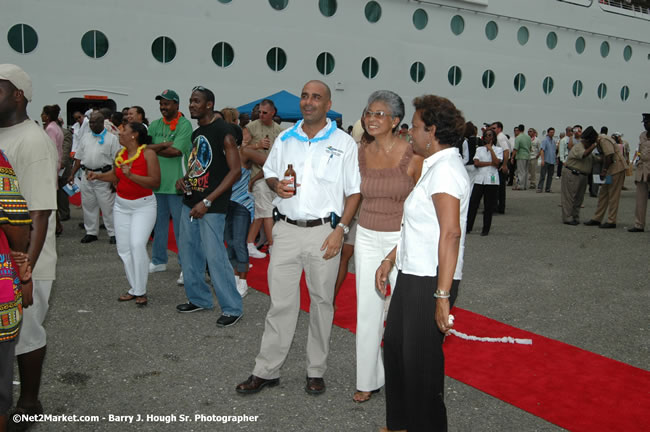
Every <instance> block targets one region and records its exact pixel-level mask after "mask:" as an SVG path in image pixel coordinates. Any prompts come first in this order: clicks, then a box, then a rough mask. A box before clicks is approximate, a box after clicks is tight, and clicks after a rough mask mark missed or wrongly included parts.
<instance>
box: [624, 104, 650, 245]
mask: <svg viewBox="0 0 650 432" xmlns="http://www.w3.org/2000/svg"><path fill="white" fill-rule="evenodd" d="M642 116H643V127H644V128H645V132H642V133H641V136H639V148H638V149H637V151H638V155H639V156H638V158H639V161H638V162H637V166H636V175H635V177H634V183H635V184H636V211H635V221H634V226H633V227H632V228H630V229H628V231H629V232H643V230H644V228H645V215H646V210H647V209H648V182H650V113H644V114H642Z"/></svg>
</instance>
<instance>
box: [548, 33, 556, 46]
mask: <svg viewBox="0 0 650 432" xmlns="http://www.w3.org/2000/svg"><path fill="white" fill-rule="evenodd" d="M546 46H547V47H548V49H555V47H556V46H557V34H556V33H555V32H548V34H547V35H546Z"/></svg>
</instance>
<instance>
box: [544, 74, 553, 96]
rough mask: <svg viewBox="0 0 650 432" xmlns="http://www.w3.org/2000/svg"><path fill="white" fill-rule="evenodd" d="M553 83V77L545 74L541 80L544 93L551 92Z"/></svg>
mask: <svg viewBox="0 0 650 432" xmlns="http://www.w3.org/2000/svg"><path fill="white" fill-rule="evenodd" d="M553 85H554V84H553V78H551V77H550V76H547V77H546V78H544V81H542V90H544V93H546V94H551V92H552V91H553Z"/></svg>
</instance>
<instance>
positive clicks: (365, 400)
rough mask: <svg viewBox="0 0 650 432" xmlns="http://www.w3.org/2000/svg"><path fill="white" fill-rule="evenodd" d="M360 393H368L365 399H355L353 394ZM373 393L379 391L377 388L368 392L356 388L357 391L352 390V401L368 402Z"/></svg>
mask: <svg viewBox="0 0 650 432" xmlns="http://www.w3.org/2000/svg"><path fill="white" fill-rule="evenodd" d="M361 393H366V394H367V395H368V397H367V398H365V399H355V396H356V395H358V394H361ZM375 393H379V389H376V390H373V391H369V392H367V391H361V390H357V391H355V392H354V396H352V400H353V401H354V402H356V403H364V402H368V401H369V400H370V399H371V398H372V395H373V394H375Z"/></svg>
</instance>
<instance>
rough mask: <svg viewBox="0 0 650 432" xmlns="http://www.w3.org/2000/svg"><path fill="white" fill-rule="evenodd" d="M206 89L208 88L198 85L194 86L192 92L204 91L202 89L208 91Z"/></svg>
mask: <svg viewBox="0 0 650 432" xmlns="http://www.w3.org/2000/svg"><path fill="white" fill-rule="evenodd" d="M206 90H207V88H205V87H203V86H196V87H194V88H193V89H192V92H195V91H201V92H202V91H206Z"/></svg>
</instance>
